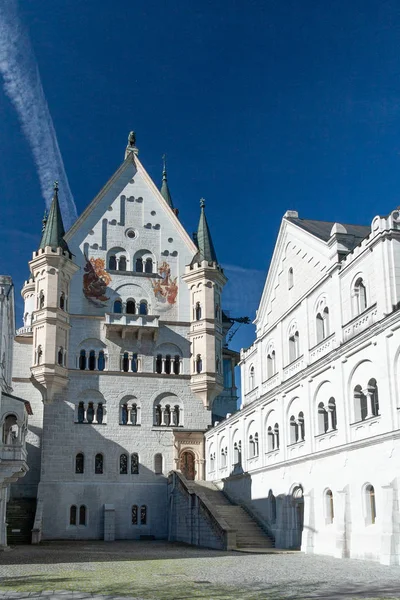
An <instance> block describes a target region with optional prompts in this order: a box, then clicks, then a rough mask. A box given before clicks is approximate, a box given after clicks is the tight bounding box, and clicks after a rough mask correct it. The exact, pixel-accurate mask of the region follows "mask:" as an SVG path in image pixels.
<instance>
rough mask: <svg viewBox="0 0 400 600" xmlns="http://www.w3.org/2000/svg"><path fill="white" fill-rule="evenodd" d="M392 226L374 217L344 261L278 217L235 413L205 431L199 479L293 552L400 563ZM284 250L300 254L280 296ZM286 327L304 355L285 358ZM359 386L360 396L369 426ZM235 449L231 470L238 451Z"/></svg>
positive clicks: (398, 348) (399, 339) (398, 325)
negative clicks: (320, 334)
mask: <svg viewBox="0 0 400 600" xmlns="http://www.w3.org/2000/svg"><path fill="white" fill-rule="evenodd" d="M394 219H395V213H392V215H390V216H389V217H388V218H387V219H383V218H377V219H374V221H373V224H372V230H371V235H370V236H369V237H367V238H366V239H365V240H363V242H362V243H361V244H360V245H359V246H357V247H356V248H355V249H354V250H353V251H352V252H351V253H349V254H348V255H347V256H346V258H345V259H344V260H342V261H341V263H340V264H339V263H338V261H337V259H334V257H333V255H332V254H330V253H331V249H332V248H331V247H330V243H331V241H332V244H333V242H334V239H333V238H332V240H330V242H329V244H328V243H325V242H320V241H318V240H315V238H313V236H311V235H310V234H307V233H306V232H304V231H300V230H299V228H298V227H296V226H294V225H293V224H291V223H285V220H284V223H283V225H282V228H281V233H280V237H279V238H278V243H277V248H276V250H275V254H274V259H273V261H272V263H271V267H270V271H269V274H268V278H267V282H266V285H265V289H264V295H263V298H262V300H261V303H260V308H259V311H258V313H257V318H256V326H257V338H256V340H255V342H254V344H253V345H252V346H251V347H250V348H249V349H248V350H246V351H242V354H241V358H242V362H241V376H242V385H243V392H244V393H243V402H242V410H241V411H240V412H238V413H236V414H235V415H232V416H231V417H230V418H229V419H227V420H226V421H224V422H222V423H220V424H219V425H218V426H217V427H214V428H213V429H212V430H211V431H209V432H207V433H206V436H205V437H206V458H207V466H206V471H207V478H208V479H210V480H215V481H219V482H221V483H220V485H221V486H222V487H223V488H224V489H225V491H226V492H227V493H228V494H230V495H231V496H232V497H233V498H235V499H236V500H239V501H241V502H244V503H247V504H248V505H249V507H250V508H251V509H252V510H254V511H256V512H257V513H259V514H260V515H261V517H262V518H263V519H264V521H265V522H266V523H267V525H268V527H269V528H270V530H271V532H272V533H273V534H274V535H275V536H276V543H277V546H278V547H296V546H299V545H300V544H301V547H302V549H303V550H306V551H308V552H319V553H325V554H331V555H335V556H350V557H354V558H362V557H364V558H371V559H374V560H380V561H381V562H384V563H395V564H398V563H399V562H400V554H399V551H398V548H399V547H400V528H399V520H398V517H397V515H398V483H399V482H398V473H399V466H400V465H399V462H400V434H399V433H398V431H399V410H400V408H399V407H400V397H399V394H400V390H399V386H398V383H397V380H398V372H399V364H398V360H399V359H398V357H399V353H400V334H399V331H400V313H398V312H397V311H396V310H394V307H395V306H396V304H397V302H398V300H397V298H398V293H397V289H398V283H397V273H398V268H396V264H397V256H398V244H399V237H398V236H399V234H398V233H397V231H396V230H397V224H396V222H395V220H394ZM393 230H395V233H393ZM385 236H386V237H387V241H385V243H383V240H382V238H384V237H385ZM307 237H308V239H309V243H306V238H307ZM324 246H325V248H324ZM291 248H292V249H301V252H299V253H295V254H294V255H292V257H291V260H290V261H289V262H290V266H292V265H293V271H294V272H293V275H294V285H293V287H292V288H291V289H288V280H287V278H286V277H284V274H286V275H287V269H286V266H288V265H289V263H287V262H286V260H287V257H288V256H289V255H290V249H291ZM292 254H293V253H292ZM321 265H323V266H324V265H326V269H325V268H321ZM328 268H330V272H329V273H328ZM382 273H383V275H382ZM385 273H386V274H387V277H385ZM359 277H362V279H363V281H364V284H365V286H366V290H367V303H366V304H367V306H366V308H365V309H364V310H362V311H361V313H360V314H357V312H358V311H357V309H356V302H355V293H354V284H355V282H356V281H357V279H358V278H359ZM324 306H327V307H328V309H329V331H328V332H327V334H326V335H325V337H324V339H322V340H321V341H318V338H317V329H316V327H317V324H316V315H317V312H318V310H319V309H320V308H321V307H322V308H323V307H324ZM294 322H296V329H297V330H298V332H299V338H300V341H299V345H300V349H299V353H298V354H299V355H298V358H297V359H296V360H294V361H292V362H291V361H290V358H289V350H288V342H289V335H290V334H289V330H290V327H291V324H292V323H294ZM271 348H274V350H275V352H276V369H275V373H274V374H271V373H269V372H268V360H267V355H268V353H270V352H271ZM252 369H254V371H252ZM373 380H376V382H377V387H378V395H379V411H376V410H375V414H374V409H373V408H372V396H371V397H370V396H369V392H370V391H371V389H372V388H371V385H372V384H371V381H373ZM356 386H360V390H363V392H364V393H365V396H366V406H367V408H368V414H367V415H366V418H364V417H365V415H364V416H362V415H361V413H360V400H359V398H357V397H356V396H355V388H356ZM332 399H334V401H335V409H336V421H337V422H336V426H335V423H334V422H333V421H332V410H331V409H332V405H330V402H331V400H332ZM320 403H322V404H323V407H324V408H325V409H326V413H327V414H326V417H324V415H323V413H322V412H321V411H320V410H319V405H320ZM377 413H378V414H377ZM300 414H302V416H303V417H302V418H303V419H304V439H302V438H303V435H302V433H303V431H302V428H301V426H300V421H301V419H300V420H299V419H298V417H299V415H300ZM291 417H294V418H295V421H296V424H297V432H298V437H297V441H296V440H295V439H294V431H295V428H296V425H291ZM324 419H327V421H325V420H324ZM276 425H277V426H278V427H277V428H276ZM269 428H271V429H269ZM276 432H279V447H277V446H278V440H277V435H276ZM255 434H257V438H258V451H256V455H255V456H254V453H255V450H254V440H255ZM250 436H251V439H250ZM239 442H240V443H241V444H240V445H241V457H240V458H241V461H240V464H237V462H238V456H237V452H236V453H235V449H234V446H235V443H236V444H237V445H238V444H239ZM225 448H227V453H228V456H227V458H226V459H225V457H224V456H223V453H222V451H223V450H224V449H225ZM214 454H215V457H216V458H215V460H212V461H210V456H211V455H212V456H213V455H214ZM225 463H226V466H224V465H225ZM368 485H372V486H373V488H374V493H375V506H376V520H375V523H368V515H367V512H368V506H367V505H368V502H369V501H370V496H368V498H369V500H367V492H366V486H368ZM327 490H330V491H331V492H332V498H333V507H334V518H333V522H330V520H329V519H328V517H327V510H328V509H327V503H328V500H327V497H326V492H327ZM274 498H275V500H274ZM275 507H276V508H275ZM303 510H304V529H303V534H302V536H301V533H300V531H301V527H300V526H299V523H300V521H301V520H302V517H301V516H300V515H301V512H302V511H303ZM275 512H276V518H275Z"/></svg>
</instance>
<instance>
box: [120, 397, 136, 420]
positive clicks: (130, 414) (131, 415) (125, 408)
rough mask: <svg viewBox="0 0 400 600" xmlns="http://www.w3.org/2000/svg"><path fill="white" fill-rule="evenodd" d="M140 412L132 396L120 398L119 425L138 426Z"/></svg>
mask: <svg viewBox="0 0 400 600" xmlns="http://www.w3.org/2000/svg"><path fill="white" fill-rule="evenodd" d="M140 423H141V410H140V404H139V402H138V400H137V398H135V397H134V396H125V397H124V398H122V400H121V402H120V407H119V424H120V425H140Z"/></svg>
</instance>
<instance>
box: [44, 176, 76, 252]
mask: <svg viewBox="0 0 400 600" xmlns="http://www.w3.org/2000/svg"><path fill="white" fill-rule="evenodd" d="M64 234H65V230H64V224H63V220H62V216H61V210H60V204H59V202H58V182H57V181H55V182H54V193H53V201H52V203H51V206H50V211H49V215H48V217H47V221H46V225H45V228H44V231H43V234H42V239H41V240H40V244H39V250H40V249H41V248H45V247H46V246H51V247H52V248H62V249H63V250H67V251H68V252H69V248H68V245H67V242H66V241H65V240H64Z"/></svg>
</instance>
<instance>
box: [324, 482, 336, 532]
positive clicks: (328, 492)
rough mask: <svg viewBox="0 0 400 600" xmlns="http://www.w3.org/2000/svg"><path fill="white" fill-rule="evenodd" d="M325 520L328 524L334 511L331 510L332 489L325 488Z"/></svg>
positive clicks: (331, 521)
mask: <svg viewBox="0 0 400 600" xmlns="http://www.w3.org/2000/svg"><path fill="white" fill-rule="evenodd" d="M325 515H326V517H325V520H326V524H327V525H330V524H331V523H333V519H334V516H335V514H334V511H333V494H332V490H326V492H325Z"/></svg>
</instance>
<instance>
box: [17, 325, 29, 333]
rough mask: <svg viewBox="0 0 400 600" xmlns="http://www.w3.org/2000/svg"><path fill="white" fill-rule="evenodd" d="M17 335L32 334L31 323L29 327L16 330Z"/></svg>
mask: <svg viewBox="0 0 400 600" xmlns="http://www.w3.org/2000/svg"><path fill="white" fill-rule="evenodd" d="M15 335H32V327H31V326H30V325H29V326H28V327H20V328H19V329H17V331H16V332H15Z"/></svg>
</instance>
